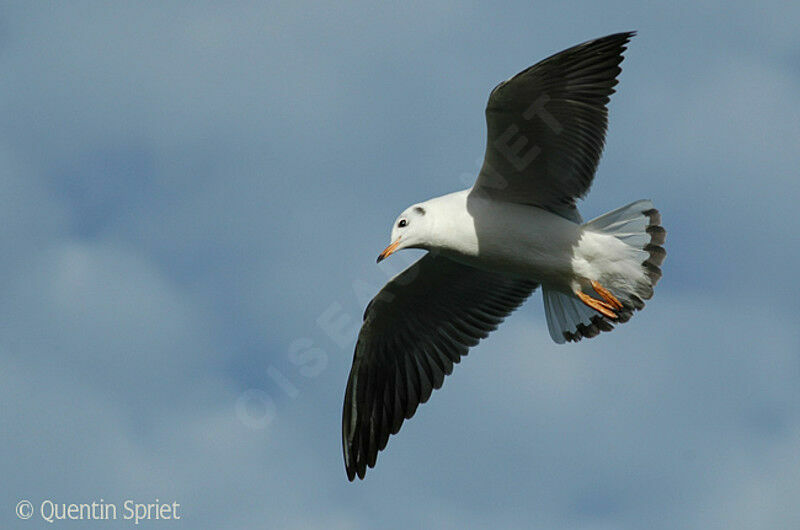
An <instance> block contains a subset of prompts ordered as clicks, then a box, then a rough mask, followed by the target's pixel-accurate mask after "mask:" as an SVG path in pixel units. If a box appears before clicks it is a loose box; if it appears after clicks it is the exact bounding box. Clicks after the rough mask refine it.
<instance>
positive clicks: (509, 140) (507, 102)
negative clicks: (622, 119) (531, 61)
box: [474, 32, 635, 220]
mask: <svg viewBox="0 0 800 530" xmlns="http://www.w3.org/2000/svg"><path fill="white" fill-rule="evenodd" d="M633 35H635V33H634V32H628V33H617V34H615V35H609V36H607V37H603V38H600V39H596V40H592V41H589V42H586V43H583V44H579V45H577V46H574V47H572V48H569V49H567V50H564V51H562V52H560V53H557V54H555V55H553V56H552V57H549V58H547V59H545V60H543V61H541V62H539V63H537V64H535V65H534V66H531V67H530V68H528V69H527V70H524V71H522V72H520V73H518V74H517V75H515V76H514V77H512V78H511V79H509V80H508V81H504V82H502V83H500V84H499V85H497V87H495V89H494V90H492V93H491V94H490V96H489V102H488V104H487V106H486V124H487V128H488V135H487V144H486V154H485V156H484V162H483V167H482V168H481V172H480V174H479V176H478V180H477V182H476V183H475V188H474V189H475V190H476V191H480V192H485V193H489V194H491V195H492V196H494V197H495V198H497V199H500V200H504V201H508V202H516V203H523V204H532V205H536V206H540V207H544V208H547V209H550V210H552V211H554V212H556V213H559V214H560V215H563V216H565V217H568V218H570V219H573V220H580V216H579V215H578V213H577V210H576V208H575V199H576V198H578V197H582V196H583V195H584V194H585V193H586V192H587V191H588V189H589V186H590V185H591V183H592V178H593V177H594V172H595V170H596V169H597V163H598V161H599V160H600V154H601V153H602V151H603V145H604V143H605V134H606V126H607V124H608V109H607V108H606V104H607V103H608V101H609V96H610V95H611V94H613V93H614V88H613V87H614V86H615V85H616V84H617V79H616V78H617V75H618V74H619V73H620V72H621V71H622V69H621V68H620V67H619V64H620V63H621V62H622V59H623V57H622V52H623V51H624V50H625V49H626V48H625V45H626V44H627V43H628V41H629V40H630V38H631V37H632V36H633Z"/></svg>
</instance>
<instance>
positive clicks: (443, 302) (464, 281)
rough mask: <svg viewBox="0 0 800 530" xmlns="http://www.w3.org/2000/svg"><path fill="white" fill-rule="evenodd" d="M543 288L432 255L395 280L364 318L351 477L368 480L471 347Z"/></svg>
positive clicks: (348, 456)
mask: <svg viewBox="0 0 800 530" xmlns="http://www.w3.org/2000/svg"><path fill="white" fill-rule="evenodd" d="M536 287H537V284H536V283H534V282H530V281H526V280H519V279H514V278H509V277H506V276H503V275H501V274H495V273H491V272H486V271H482V270H480V269H476V268H473V267H470V266H467V265H462V264H460V263H457V262H455V261H452V260H450V259H448V258H445V257H441V256H434V255H433V254H427V255H425V256H424V257H423V258H422V259H420V260H419V261H417V262H416V263H414V264H413V265H412V266H411V267H409V268H408V269H406V270H405V271H403V272H402V273H401V274H399V275H398V276H396V277H395V278H394V279H392V280H391V281H390V282H389V283H387V284H386V286H384V288H383V289H381V291H380V292H379V293H378V294H377V296H375V298H373V299H372V301H371V302H370V303H369V305H368V306H367V310H366V311H365V313H364V324H363V325H362V327H361V332H360V333H359V335H358V342H357V343H356V350H355V355H354V356H353V366H352V368H351V369H350V377H349V379H348V380H347V390H346V391H345V397H344V411H343V414H342V445H343V449H344V464H345V468H346V469H347V478H348V479H350V480H353V479H354V478H355V476H356V474H358V476H359V478H364V474H365V473H366V471H367V466H369V467H374V466H375V460H376V458H377V456H378V451H380V450H382V449H383V448H384V447H386V442H387V441H388V440H389V433H391V434H396V433H397V431H399V430H400V426H401V425H402V423H403V419H405V418H411V416H413V415H414V412H416V410H417V405H419V404H420V403H425V402H426V401H427V400H428V398H429V397H430V395H431V392H432V391H433V389H435V388H439V387H440V386H442V382H443V381H444V376H445V375H449V374H450V373H451V372H452V371H453V363H457V362H458V361H459V360H460V358H461V356H462V355H466V354H467V351H468V349H469V347H470V346H474V345H476V344H477V343H478V341H479V340H480V339H482V338H484V337H486V336H487V335H488V334H489V332H490V331H492V330H494V329H495V328H497V326H498V324H500V322H502V321H503V318H505V317H506V316H507V315H508V314H509V313H511V312H512V311H513V310H514V309H516V308H517V307H519V305H520V304H522V302H523V301H524V300H525V299H526V298H527V297H528V296H529V295H530V294H531V292H532V291H533V290H534V289H535V288H536Z"/></svg>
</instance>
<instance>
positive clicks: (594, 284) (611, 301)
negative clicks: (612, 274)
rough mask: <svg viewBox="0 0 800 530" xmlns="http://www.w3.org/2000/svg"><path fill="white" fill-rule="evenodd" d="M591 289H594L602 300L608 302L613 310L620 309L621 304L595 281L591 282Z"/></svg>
mask: <svg viewBox="0 0 800 530" xmlns="http://www.w3.org/2000/svg"><path fill="white" fill-rule="evenodd" d="M592 289H594V290H595V291H596V292H597V294H599V295H600V296H602V297H603V300H605V301H606V302H608V304H609V305H610V306H611V307H613V308H614V309H622V302H620V301H619V300H617V297H616V296H614V295H613V294H611V291H609V290H608V289H606V288H605V287H603V286H602V285H600V284H599V283H597V282H596V281H594V280H592Z"/></svg>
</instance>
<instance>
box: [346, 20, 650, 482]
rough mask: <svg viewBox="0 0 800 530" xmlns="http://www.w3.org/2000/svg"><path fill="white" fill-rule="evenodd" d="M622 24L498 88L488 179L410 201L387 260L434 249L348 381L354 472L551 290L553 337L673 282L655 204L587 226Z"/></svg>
mask: <svg viewBox="0 0 800 530" xmlns="http://www.w3.org/2000/svg"><path fill="white" fill-rule="evenodd" d="M633 35H634V33H633V32H628V33H618V34H614V35H609V36H607V37H603V38H600V39H596V40H592V41H589V42H586V43H584V44H580V45H577V46H575V47H572V48H569V49H567V50H565V51H563V52H560V53H558V54H556V55H553V56H552V57H549V58H548V59H545V60H543V61H541V62H539V63H537V64H536V65H534V66H532V67H530V68H528V69H526V70H524V71H522V72H520V73H519V74H517V75H515V76H514V77H512V78H511V79H509V80H507V81H504V82H502V83H500V84H499V85H497V87H495V88H494V90H492V92H491V94H490V96H489V102H488V104H487V106H486V122H487V128H488V135H487V147H486V154H485V157H484V163H483V167H482V168H481V170H480V173H479V175H478V179H477V181H476V182H475V185H474V186H473V187H472V188H470V189H467V190H463V191H458V192H455V193H451V194H448V195H444V196H442V197H436V198H434V199H430V200H428V201H425V202H421V203H419V204H414V205H412V206H410V207H409V208H407V209H406V210H405V211H404V212H403V213H402V214H401V215H400V217H398V219H397V220H396V221H395V223H394V226H393V228H392V234H391V244H390V245H389V246H388V247H387V248H386V250H384V251H383V252H382V253H381V254H380V256H379V257H378V261H380V260H382V259H384V258H385V257H387V256H389V255H390V254H392V253H394V252H396V251H398V250H400V249H404V248H418V249H425V250H428V251H429V252H428V253H427V254H426V255H425V256H424V257H422V258H421V259H420V260H419V261H417V262H416V263H414V264H413V265H411V266H410V267H409V268H408V269H406V270H405V271H403V272H402V273H400V274H399V275H397V276H396V277H395V278H393V279H392V280H391V281H389V283H387V284H386V286H385V287H384V288H383V289H381V291H380V292H379V293H378V294H377V295H376V296H375V298H374V299H373V300H372V301H371V302H370V303H369V305H368V306H367V309H366V311H365V313H364V323H363V325H362V327H361V331H360V333H359V336H358V342H357V344H356V349H355V355H354V357H353V365H352V368H351V371H350V377H349V379H348V382H347V388H346V391H345V399H344V412H343V417H342V442H343V449H344V460H345V468H346V471H347V476H348V478H349V479H350V480H353V479H354V478H355V476H356V475H358V477H359V478H363V477H364V475H365V473H366V469H367V467H373V466H374V465H375V461H376V459H377V455H378V452H379V451H381V450H383V448H384V447H385V446H386V443H387V441H388V439H389V435H390V434H396V433H397V432H398V431H399V430H400V426H401V425H402V423H403V420H404V419H408V418H411V417H412V416H413V415H414V413H415V411H416V409H417V406H418V405H419V404H420V403H424V402H425V401H427V400H428V398H429V397H430V395H431V392H432V391H433V390H434V389H436V388H439V387H440V386H441V385H442V382H443V381H444V377H445V375H449V374H450V373H451V372H452V370H453V364H454V363H458V362H459V360H460V358H461V356H462V355H466V354H467V351H468V349H469V348H470V347H471V346H474V345H476V344H477V343H478V341H479V340H480V339H482V338H485V337H486V336H487V335H488V334H489V332H491V331H492V330H494V329H495V328H496V327H497V326H498V325H499V324H500V323H501V322H502V320H503V319H504V318H505V317H506V316H508V314H510V313H511V312H512V311H514V310H515V309H516V308H517V307H519V306H520V305H521V304H522V303H523V302H524V301H525V299H526V298H528V296H529V295H530V294H531V293H532V292H533V291H534V289H536V288H537V287H539V286H541V287H542V294H543V297H544V305H545V314H546V317H547V326H548V330H549V332H550V336H551V337H552V339H553V340H554V341H555V342H557V343H563V342H565V341H578V340H580V339H581V338H584V337H586V338H589V337H594V336H596V335H598V334H599V333H600V332H601V331H610V330H611V329H613V323H620V322H626V321H627V320H629V319H630V318H631V316H632V315H633V312H634V311H636V310H639V309H642V308H643V307H644V300H647V299H649V298H651V297H652V295H653V287H654V286H655V284H656V282H657V281H658V279H659V278H660V277H661V269H660V268H659V266H660V265H661V263H662V261H663V259H664V257H665V255H666V252H665V251H664V248H663V247H662V246H661V245H662V244H663V243H664V239H665V234H666V232H665V231H664V229H663V228H662V227H661V226H660V225H661V217H660V215H659V213H658V211H657V210H656V209H655V208H654V207H653V204H652V203H651V202H650V201H649V200H640V201H636V202H634V203H631V204H629V205H627V206H623V207H622V208H618V209H616V210H614V211H612V212H609V213H607V214H605V215H602V216H600V217H598V218H597V219H594V220H593V221H589V222H588V223H583V221H582V219H581V216H580V214H579V213H578V210H577V208H576V206H575V200H576V199H577V198H580V197H582V196H583V195H585V194H586V192H587V191H588V189H589V186H590V185H591V182H592V179H593V177H594V173H595V170H596V168H597V164H598V161H599V159H600V154H601V152H602V149H603V145H604V142H605V132H606V126H607V122H608V110H607V108H606V104H607V103H608V100H609V96H610V95H611V94H612V93H613V92H614V89H613V87H614V86H615V85H616V84H617V80H616V77H617V75H618V74H619V73H620V71H621V69H620V67H619V64H620V63H621V62H622V52H623V51H624V50H625V49H626V48H625V45H626V44H627V43H628V41H629V40H630V38H631V37H632V36H633Z"/></svg>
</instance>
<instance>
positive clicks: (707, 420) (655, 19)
mask: <svg viewBox="0 0 800 530" xmlns="http://www.w3.org/2000/svg"><path fill="white" fill-rule="evenodd" d="M2 7H3V8H2V15H1V17H2V18H0V63H1V64H2V70H3V71H4V72H5V73H6V75H4V76H2V78H0V93H2V94H3V96H2V98H0V115H2V116H3V119H2V120H0V248H3V249H5V252H3V253H2V254H0V293H1V294H0V398H1V399H2V402H3V403H4V406H3V407H2V409H0V425H2V429H1V430H0V441H2V444H0V474H2V477H3V480H2V481H0V499H2V510H1V511H0V521H2V526H3V527H6V526H8V527H14V528H15V527H17V526H19V527H20V528H23V527H26V528H36V527H45V526H46V527H50V526H49V525H47V523H45V522H43V521H42V520H41V519H38V520H37V519H36V518H34V519H33V520H31V521H27V522H22V521H18V520H17V519H16V517H15V516H14V506H15V504H16V503H17V502H18V501H19V500H20V499H30V500H31V501H32V502H33V503H34V504H37V503H40V502H41V501H42V500H45V499H51V500H53V501H54V502H64V503H70V502H76V503H77V502H91V501H96V500H99V499H100V498H103V499H105V500H106V501H110V502H117V503H122V502H123V501H124V500H125V499H134V500H136V501H137V502H153V500H154V499H155V498H156V497H157V498H159V499H161V500H164V501H169V502H171V501H176V502H179V503H181V505H182V507H183V519H182V520H181V521H180V522H173V524H171V525H170V526H171V527H186V528H197V527H209V528H210V527H217V528H251V527H260V528H263V527H266V528H304V529H305V528H326V529H328V528H342V529H350V528H375V527H377V526H380V527H383V528H418V527H429V528H430V527H437V528H486V527H488V526H490V525H491V526H493V527H499V528H542V529H557V528H570V529H573V528H582V529H584V528H585V529H592V530H595V529H597V530H599V529H610V528H615V529H618V528H629V529H639V528H645V527H646V528H664V529H668V528H669V529H671V528H704V529H709V528H725V529H731V528H733V529H736V528H741V529H752V528H794V527H798V526H800V509H799V508H798V507H797V503H796V500H797V498H798V497H799V496H800V465H798V461H797V455H798V454H800V331H798V327H797V324H796V318H797V317H796V315H797V313H798V310H800V301H799V300H800V297H798V289H797V286H796V285H795V279H796V276H797V273H796V264H797V263H798V261H800V250H799V249H800V247H798V245H797V244H796V241H797V234H796V231H797V229H798V226H800V224H799V223H798V221H797V211H796V205H797V204H798V202H800V184H798V180H797V171H798V169H797V168H798V165H799V164H798V163H800V154H798V138H800V110H798V109H800V66H799V65H800V36H799V35H798V33H797V21H798V20H800V8H798V7H797V6H791V5H789V4H786V3H781V2H763V3H760V4H759V5H758V6H755V5H753V4H752V3H749V2H702V3H695V2H678V3H675V2H672V3H669V4H667V3H665V4H664V5H663V6H661V7H658V6H657V7H645V6H644V5H642V4H641V3H638V2H610V3H604V5H602V6H601V5H599V4H596V3H590V2H586V3H572V2H540V3H536V4H534V5H531V4H530V3H527V2H519V3H512V4H508V5H506V6H504V7H503V8H502V9H501V8H498V7H497V6H496V5H495V4H491V3H456V2H436V1H434V2H416V3H406V4H403V5H402V6H400V5H392V6H390V5H379V4H374V3H368V2H364V3H347V4H342V5H333V4H298V3H295V2H279V3H269V4H267V3H245V2H241V3H237V5H236V6H235V7H231V6H225V7H220V5H218V4H217V3H212V2H185V3H182V2H174V3H170V4H169V5H167V6H165V5H160V4H159V5H158V6H156V4H145V3H115V4H114V5H112V4H107V3H81V2H73V3H69V5H67V3H27V2H12V3H7V2H4V3H3V5H2ZM631 29H635V30H638V31H639V35H638V36H637V37H636V38H635V39H634V40H633V41H632V43H631V45H630V48H629V51H628V52H627V54H626V57H627V58H626V60H625V62H624V63H623V72H622V74H621V77H620V85H619V87H618V92H617V94H615V95H614V96H613V98H612V103H611V110H610V129H609V133H608V137H607V147H606V150H605V154H604V156H603V159H602V160H601V163H600V167H599V171H598V174H597V177H596V180H595V183H594V186H593V189H592V191H591V193H590V194H589V195H588V197H587V199H586V200H585V201H584V202H583V203H582V204H581V210H582V212H583V214H584V217H586V218H591V217H594V216H595V215H598V214H600V213H603V212H605V211H607V210H610V209H613V208H615V207H617V206H620V205H622V204H626V203H628V202H631V201H633V200H636V199H639V198H645V197H647V198H652V199H653V200H654V202H655V203H656V205H657V207H658V208H659V209H660V210H661V212H662V215H663V218H664V225H665V226H666V228H667V230H668V239H667V250H668V253H669V255H668V258H667V261H666V263H665V265H664V278H663V280H662V281H661V283H659V286H658V289H657V292H656V296H655V298H654V299H653V300H652V301H651V302H650V303H649V304H648V307H647V309H646V310H645V311H644V312H642V313H640V314H638V315H637V316H636V318H635V319H633V320H632V321H631V322H630V323H628V324H626V325H624V326H621V327H620V328H619V329H618V330H616V331H614V332H613V333H609V334H604V335H603V336H601V337H598V338H596V339H593V340H591V341H584V342H582V343H580V344H577V345H568V346H558V345H556V344H554V343H552V342H551V340H550V339H549V336H548V333H547V329H546V324H545V320H544V315H543V311H542V307H541V295H539V294H536V295H534V296H533V297H532V298H531V300H530V301H529V302H528V303H527V304H526V305H525V306H524V308H523V309H522V310H520V311H518V312H517V313H515V314H514V315H512V317H511V318H509V319H508V320H507V322H506V324H504V325H503V326H502V327H501V328H500V329H499V330H498V331H497V332H496V333H494V334H493V335H492V336H491V337H490V338H489V339H488V340H486V341H485V342H484V343H483V344H481V345H480V346H479V347H477V348H475V349H474V350H473V351H472V352H471V353H470V355H469V356H468V357H467V358H466V359H465V361H464V362H463V363H462V364H461V365H459V366H458V367H457V368H456V370H455V373H454V375H453V376H451V377H450V378H448V380H447V381H446V383H445V385H444V388H443V389H442V390H440V391H438V392H436V393H435V394H434V396H433V397H432V399H431V401H430V402H429V403H428V404H426V405H423V406H422V407H421V408H420V409H419V411H418V412H417V416H416V417H415V418H414V419H413V420H412V421H410V422H407V424H406V425H405V426H404V427H403V430H402V431H401V433H400V434H399V435H398V436H396V437H393V438H392V439H391V440H390V443H389V446H388V448H387V450H386V451H385V452H383V453H382V454H381V456H380V458H379V462H378V466H377V468H376V469H374V470H371V471H370V472H369V473H368V475H367V479H366V480H365V481H364V482H359V483H355V484H350V483H348V482H347V481H346V478H345V473H344V468H343V464H342V458H341V448H340V424H341V423H340V422H341V401H342V395H343V391H344V385H345V382H346V378H347V373H348V370H349V367H350V362H351V359H352V347H353V343H354V339H355V333H356V331H357V326H358V321H359V320H360V316H361V313H362V311H363V307H364V304H365V302H366V301H367V299H368V298H369V297H370V296H371V295H372V294H374V292H376V291H377V289H379V288H380V286H381V285H382V284H383V282H384V281H385V280H386V279H387V278H388V277H389V276H390V275H391V274H393V273H396V272H398V271H399V270H400V269H401V268H402V267H404V266H406V265H407V264H409V263H410V262H412V261H413V259H415V258H416V257H417V256H418V255H419V254H418V253H416V254H415V253H414V252H413V251H409V252H404V253H399V254H398V255H396V256H393V257H392V259H390V260H387V261H386V262H384V263H382V264H381V265H380V266H376V265H375V263H374V260H375V256H376V254H377V253H378V252H379V251H380V250H381V249H382V248H384V247H385V245H386V244H387V242H388V241H387V240H388V236H389V231H390V223H391V222H392V221H393V219H394V218H395V216H396V215H397V214H398V213H399V212H401V211H402V210H403V209H404V208H405V207H406V206H407V205H409V204H411V203H413V202H416V201H420V200H424V199H427V198H429V197H432V196H436V195H440V194H442V193H446V192H449V191H454V190H456V189H461V188H464V187H466V186H468V185H469V184H470V183H471V182H472V180H473V177H474V175H475V172H476V171H477V169H478V167H479V164H480V160H481V158H482V154H483V145H484V142H485V136H484V135H485V130H484V122H483V107H484V104H485V101H486V98H487V96H488V93H489V90H490V89H491V88H492V87H493V86H494V85H495V84H496V83H497V82H499V81H500V80H502V79H505V78H507V77H509V76H510V75H512V74H514V73H516V72H517V71H519V70H521V69H523V68H524V67H527V66H528V65H530V64H533V63H535V62H536V61H538V60H540V59H542V58H544V57H546V56H548V55H550V54H551V53H554V52H556V51H559V50H561V49H564V48H566V47H568V46H571V45H573V44H576V43H578V42H582V41H584V40H587V39H590V38H594V37H598V36H602V35H605V34H608V33H613V32H617V31H624V30H631ZM61 524H62V525H66V526H71V527H86V528H94V527H95V526H96V525H98V524H102V523H100V522H86V521H84V522H82V523H81V522H77V523H61ZM165 524H166V523H165V522H163V521H162V522H153V523H151V524H149V525H148V524H146V525H145V526H151V527H158V525H165Z"/></svg>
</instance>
